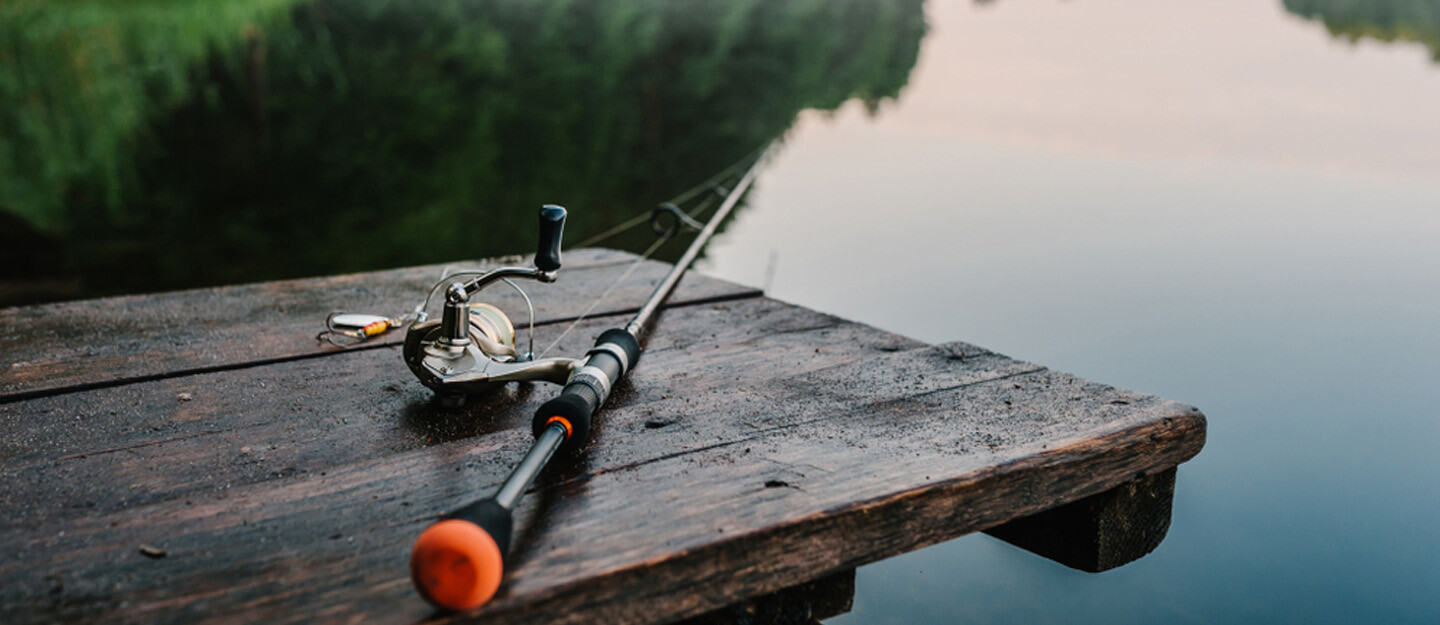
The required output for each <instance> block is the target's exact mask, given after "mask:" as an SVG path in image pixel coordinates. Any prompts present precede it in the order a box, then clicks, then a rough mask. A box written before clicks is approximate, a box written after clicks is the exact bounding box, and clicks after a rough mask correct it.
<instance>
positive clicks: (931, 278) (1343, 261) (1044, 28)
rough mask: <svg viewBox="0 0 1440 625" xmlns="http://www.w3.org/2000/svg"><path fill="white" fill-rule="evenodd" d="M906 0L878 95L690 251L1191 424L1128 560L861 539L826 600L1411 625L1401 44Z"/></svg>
mask: <svg viewBox="0 0 1440 625" xmlns="http://www.w3.org/2000/svg"><path fill="white" fill-rule="evenodd" d="M1332 4H1338V3H1332ZM1380 4H1385V3H1380ZM1415 4H1425V3H1415ZM1428 6H1429V7H1431V8H1432V9H1437V10H1440V4H1436V3H1429V4H1428ZM926 14H927V17H928V20H929V24H930V32H929V33H928V34H927V35H926V38H925V40H924V42H923V44H922V48H921V53H920V57H919V61H918V63H917V65H916V67H915V69H914V71H913V73H912V75H911V78H910V82H909V84H908V85H907V86H906V87H905V89H904V90H903V91H902V92H901V94H900V96H899V98H898V101H896V102H894V103H891V104H887V105H886V106H882V107H881V108H880V110H879V112H878V113H877V114H875V115H868V114H867V113H866V111H865V110H864V109H863V108H862V107H859V106H855V105H851V106H847V107H845V108H843V109H842V110H840V111H839V112H838V113H836V114H806V115H804V116H802V118H801V120H800V122H799V123H798V124H797V125H796V126H795V127H794V129H792V130H791V131H790V133H789V135H788V136H787V140H786V143H785V145H784V146H783V148H782V149H781V150H780V152H779V154H778V156H777V157H776V158H775V160H774V163H773V165H772V166H771V167H770V168H769V169H767V170H766V171H765V173H764V174H763V175H762V176H761V178H760V180H759V187H758V189H757V190H756V191H755V192H754V194H753V196H752V199H751V207H750V209H748V211H747V212H745V213H744V214H743V215H742V216H741V217H740V218H738V219H737V220H736V222H735V223H734V224H733V225H731V226H730V228H729V229H728V230H727V231H726V232H725V234H724V236H723V239H722V240H720V241H719V242H718V243H717V244H715V245H713V246H712V247H711V248H710V254H709V256H708V258H707V260H706V262H705V264H704V265H702V267H703V268H704V270H705V271H708V272H710V273H712V274H715V275H718V276H721V277H724V278H728V279H731V280H736V281H739V282H744V283H748V284H757V285H764V284H767V283H768V284H769V293H770V295H771V296H773V297H776V298H779V299H782V300H787V301H792V302H796V303H799V304H803V305H806V306H810V307H814V308H817V309H820V310H823V311H827V312H832V313H835V314H838V315H841V316H845V317H849V318H853V319H858V320H861V321H865V322H867V323H871V324H874V325H876V326H879V327H881V328H885V329H887V330H892V331H895V332H899V333H902V334H906V335H909V336H913V337H916V338H920V339H923V340H926V341H930V342H943V341H951V340H965V341H969V342H973V343H978V344H980V345H983V346H985V347H988V348H991V349H994V350H997V351H1000V352H1004V353H1007V354H1010V355H1013V356H1015V357H1018V358H1022V359H1026V360H1031V361H1035V362H1039V363H1044V364H1046V365H1049V366H1052V367H1055V368H1059V369H1062V370H1065V371H1069V372H1073V373H1076V374H1079V375H1081V376H1084V377H1087V378H1092V379H1095V380H1101V381H1104V382H1106V383H1111V384H1115V385H1118V386H1123V387H1128V388H1133V389H1138V390H1143V391H1146V392H1151V393H1155V394H1158V395H1161V396H1164V397H1167V398H1172V399H1176V400H1180V401H1184V402H1187V403H1190V404H1193V405H1196V406H1199V407H1200V408H1201V409H1202V410H1204V411H1205V413H1206V415H1207V416H1208V417H1209V437H1208V443H1207V445H1206V447H1205V450H1204V451H1203V452H1201V453H1200V455H1199V456H1198V457H1196V458H1195V459H1194V460H1192V461H1191V462H1189V463H1187V464H1185V465H1183V466H1182V467H1181V469H1180V472H1179V478H1178V483H1177V486H1176V496H1175V510H1174V519H1173V523H1172V525H1171V528H1170V533H1169V536H1168V537H1167V538H1166V539H1165V542H1164V543H1163V544H1162V545H1161V546H1160V547H1159V549H1157V550H1156V551H1155V552H1154V553H1153V554H1151V555H1149V556H1148V557H1145V558H1143V559H1141V560H1139V561H1137V562H1135V563H1132V564H1129V565H1127V566H1125V567H1122V568H1120V569H1117V570H1114V571H1110V572H1106V573H1101V574H1098V575H1097V574H1088V573H1082V572H1078V571H1074V570H1070V569H1067V568H1065V567H1063V566H1060V565H1058V564H1055V563H1052V562H1049V561H1046V560H1044V559H1041V558H1037V557H1035V556H1033V555H1030V554H1028V553H1026V552H1024V551H1021V550H1019V549H1016V548H1014V547H1011V546H1009V545H1006V544H1004V543H1002V542H1000V541H998V540H995V539H992V538H989V537H987V536H970V537H966V538H962V539H959V540H956V541H952V542H949V543H945V544H941V545H937V546H934V547H931V548H928V549H924V550H921V551H918V552H914V553H911V554H908V555H904V556H900V557H897V558H894V559H891V560H887V561H884V562H880V563H876V564H873V565H870V566H867V567H863V568H861V569H860V570H859V572H858V575H857V581H856V597H855V604H854V610H853V611H852V612H851V613H850V614H848V615H844V616H841V617H837V618H835V619H833V620H832V621H831V622H833V623H920V622H977V623H984V622H1024V623H1037V622H1056V623H1069V622H1107V623H1122V622H1133V623H1155V622H1171V623H1186V622H1207V623H1221V622H1223V623H1234V622H1257V623H1269V622H1309V623H1317V622H1335V623H1353V622H1376V623H1406V622H1408V623H1435V622H1440V540H1437V539H1436V538H1435V528H1436V526H1437V523H1440V459H1437V454H1436V452H1435V448H1436V445H1435V441H1436V440H1440V123H1437V115H1436V113H1437V111H1440V66H1437V65H1436V64H1435V63H1434V62H1433V61H1432V60H1431V58H1430V52H1429V51H1427V50H1426V49H1425V47H1424V46H1422V45H1420V44H1417V43H1408V42H1400V43H1382V42H1377V41H1373V40H1369V39H1360V40H1359V41H1358V42H1355V43H1351V42H1350V41H1349V40H1348V39H1344V38H1338V39H1337V38H1336V37H1334V36H1331V35H1330V34H1328V33H1327V31H1326V28H1325V27H1324V26H1323V25H1322V24H1320V23H1318V22H1315V21H1309V20H1306V19H1303V18H1300V17H1297V16H1296V15H1294V14H1291V13H1289V12H1287V11H1286V10H1285V7H1283V6H1281V5H1280V3H1278V2H1257V1H1253V0H1252V1H1247V0H1230V1H1225V2H1221V1H1216V0H1207V1H1205V2H1184V3H1182V2H1165V3H1143V2H1123V1H1097V0H1079V1H1075V2H1018V1H1017V2H998V3H995V4H992V5H986V6H977V5H972V4H969V3H958V2H931V3H929V4H928V5H927V6H926ZM1434 15H1440V12H1437V13H1434ZM1431 26H1432V27H1433V26H1434V25H1433V24H1432V25H1431Z"/></svg>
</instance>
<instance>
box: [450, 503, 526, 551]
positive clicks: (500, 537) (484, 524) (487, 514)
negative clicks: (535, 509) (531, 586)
mask: <svg viewBox="0 0 1440 625" xmlns="http://www.w3.org/2000/svg"><path fill="white" fill-rule="evenodd" d="M445 518H447V519H460V520H462V521H469V522H471V523H474V524H476V525H479V526H480V529H483V530H485V532H486V533H488V534H490V537H491V538H494V539H495V544H496V545H497V546H499V547H500V553H501V554H502V555H503V556H504V558H505V559H506V560H509V559H510V533H511V531H512V530H513V529H514V527H515V519H514V517H513V516H512V515H511V514H510V511H509V510H506V509H505V508H503V507H501V506H500V504H499V503H497V502H496V501H495V500H494V499H481V500H480V501H477V502H475V503H472V504H470V505H468V506H465V507H464V508H461V509H459V510H456V511H454V512H452V513H450V514H447V515H445Z"/></svg>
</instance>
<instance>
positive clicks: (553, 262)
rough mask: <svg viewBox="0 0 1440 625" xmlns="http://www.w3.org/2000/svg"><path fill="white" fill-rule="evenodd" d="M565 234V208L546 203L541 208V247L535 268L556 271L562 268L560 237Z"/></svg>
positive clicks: (536, 256)
mask: <svg viewBox="0 0 1440 625" xmlns="http://www.w3.org/2000/svg"><path fill="white" fill-rule="evenodd" d="M564 234H565V209H564V208H562V207H559V206H556V205H554V204H546V205H545V207H544V208H541V209H540V247H539V249H537V250H536V252H535V268H537V269H539V270H541V271H555V270H556V269H559V268H560V238H561V237H562V236H564Z"/></svg>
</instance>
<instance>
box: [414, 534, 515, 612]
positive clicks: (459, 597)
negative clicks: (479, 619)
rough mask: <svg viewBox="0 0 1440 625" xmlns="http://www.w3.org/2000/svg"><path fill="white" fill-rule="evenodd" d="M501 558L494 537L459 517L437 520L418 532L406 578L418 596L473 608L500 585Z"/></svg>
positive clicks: (439, 603) (441, 605)
mask: <svg viewBox="0 0 1440 625" xmlns="http://www.w3.org/2000/svg"><path fill="white" fill-rule="evenodd" d="M504 569H505V565H504V559H503V557H502V556H501V553H500V546H499V545H497V544H495V539H494V538H492V537H491V536H490V534H489V533H488V532H486V531H485V530H484V529H481V528H480V526H478V525H476V524H474V523H471V522H469V521H464V520H461V519H448V520H445V521H441V522H439V523H436V524H434V525H431V526H430V527H429V528H426V530H425V531H424V532H422V533H421V534H420V538H419V539H417V540H416V541H415V547H414V549H412V550H411V551H410V579H411V581H413V582H414V583H415V589H416V590H418V591H420V596H422V597H425V600H426V601H429V602H430V603H432V604H435V606H436V607H439V608H444V609H447V610H455V611H461V610H473V609H475V608H478V607H480V606H482V605H485V602H486V601H489V600H490V598H491V597H493V596H495V591H496V590H499V589H500V577H501V575H502V574H503V573H504Z"/></svg>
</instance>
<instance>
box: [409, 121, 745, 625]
mask: <svg viewBox="0 0 1440 625" xmlns="http://www.w3.org/2000/svg"><path fill="white" fill-rule="evenodd" d="M768 151H769V150H768V147H767V148H765V149H763V150H761V151H760V152H759V153H758V155H757V156H756V157H755V161H754V162H753V163H752V164H751V165H750V166H749V168H748V169H746V170H745V173H744V175H743V176H741V178H740V180H739V181H738V182H737V183H736V184H735V186H734V187H733V188H731V189H729V190H728V191H726V192H725V193H724V199H723V201H722V202H721V204H720V207H719V208H718V209H716V211H715V214H714V215H713V216H711V217H710V219H709V221H708V222H706V223H705V224H704V225H703V226H700V225H699V223H698V222H695V221H694V220H692V219H690V218H689V216H687V215H685V214H684V213H683V212H682V211H680V210H679V209H678V208H676V207H675V206H674V205H673V204H663V205H661V206H660V207H659V208H657V209H656V210H655V211H654V212H652V214H651V226H652V228H657V234H658V233H659V229H658V226H657V224H658V222H659V220H660V219H661V218H662V217H663V216H665V215H667V214H668V215H669V216H670V217H672V218H673V219H674V220H675V221H674V222H672V224H671V227H670V229H669V231H670V233H671V234H673V233H674V231H675V229H677V228H679V227H681V226H682V225H686V224H688V225H690V226H691V227H698V229H699V234H698V235H696V237H695V240H694V241H692V242H691V243H690V247H689V248H687V249H686V250H685V253H684V255H682V256H681V257H680V260H678V261H677V262H676V263H675V266H674V267H673V268H671V270H670V273H669V274H667V275H666V276H665V279H664V280H661V281H660V284H659V285H657V286H656V287H655V290H654V291H653V292H652V293H651V294H650V297H649V298H648V299H646V300H645V303H644V304H643V305H641V306H640V309H639V311H638V312H637V313H636V314H635V317H634V318H632V319H631V320H630V321H629V322H628V323H626V324H625V325H624V326H622V327H618V328H611V329H609V330H606V331H605V332H603V333H601V334H600V337H599V338H598V339H597V340H596V341H595V346H594V347H592V348H590V350H589V351H587V352H586V353H585V356H584V357H583V358H540V359H534V358H533V355H532V354H531V353H529V352H524V353H522V352H519V351H517V350H516V348H515V346H514V341H513V334H514V331H513V327H510V326H509V321H508V319H506V318H505V317H504V315H503V314H499V315H497V314H496V313H498V310H494V309H493V307H490V306H488V305H485V304H472V303H470V298H471V296H473V295H474V294H476V293H478V292H479V291H480V290H482V289H484V288H485V287H486V286H489V285H491V284H495V283H497V282H500V281H505V280H509V279H532V280H537V281H540V282H554V281H555V279H556V275H557V272H558V271H559V269H560V238H561V232H562V231H563V228H564V222H565V209H563V208H560V207H558V206H546V207H545V208H543V209H542V210H541V213H540V247H539V251H538V252H537V253H536V255H535V267H533V268H520V267H502V268H499V269H494V270H491V271H489V272H486V273H484V274H482V275H480V276H478V277H475V278H473V279H471V280H468V281H464V282H461V281H455V282H451V283H450V284H449V285H447V286H446V287H445V307H444V312H443V313H442V316H441V319H440V320H438V321H422V322H419V323H413V324H411V326H410V329H409V331H408V332H407V333H406V337H405V347H404V350H403V352H404V357H405V362H406V364H408V365H409V366H410V369H411V370H412V371H413V372H414V373H415V375H416V376H417V377H419V378H420V380H421V382H422V383H424V384H425V385H426V386H428V387H430V388H431V389H434V390H435V391H436V392H437V394H439V395H440V396H441V399H442V401H447V402H448V403H451V404H455V403H458V402H462V401H463V398H464V396H465V395H466V394H468V393H474V392H483V391H485V390H489V389H492V388H494V387H495V386H497V385H501V384H504V383H506V382H510V381H515V380H544V381H548V382H554V383H556V384H560V385H562V386H563V387H564V388H563V390H562V391H561V392H560V395H559V396H557V397H555V398H554V399H551V400H549V401H547V402H545V403H544V404H542V405H541V406H540V408H539V409H538V410H536V412H535V417H534V419H533V420H532V421H531V431H532V433H533V434H534V435H535V442H534V443H533V444H532V445H531V447H530V450H529V451H528V452H526V453H525V456H524V457H523V458H522V459H521V460H520V462H519V464H517V465H515V468H514V469H513V470H511V472H510V475H509V476H508V477H506V478H505V481H504V482H503V483H502V484H501V485H500V487H499V488H498V489H496V491H495V492H494V493H493V494H492V495H490V496H489V497H486V498H483V499H479V500H477V501H474V502H471V503H469V504H467V505H465V506H461V507H460V508H459V509H457V510H455V511H454V512H451V513H450V514H447V515H445V516H444V517H442V520H440V521H439V522H437V523H435V524H433V525H431V526H430V527H428V528H426V529H425V530H424V531H423V532H422V533H421V534H420V537H419V538H418V539H417V540H416V541H415V545H414V547H413V548H412V549H411V552H410V576H411V580H412V581H413V582H414V584H415V589H416V590H417V591H419V593H420V595H421V596H422V597H424V598H425V599H426V600H427V601H429V602H430V603H432V604H434V605H435V606H436V607H439V608H442V609H446V610H454V611H460V610H471V609H474V608H478V607H480V606H481V605H484V604H485V603H486V602H487V601H489V600H490V598H491V597H493V596H494V595H495V592H496V591H497V590H499V588H500V581H501V578H502V577H503V575H504V569H505V559H506V557H507V556H508V554H509V551H510V546H511V534H512V530H513V526H514V518H513V513H514V510H515V507H516V506H517V505H518V504H519V502H520V499H521V497H522V496H523V495H524V494H525V492H526V491H527V490H529V488H530V485H531V484H533V483H534V481H535V479H536V478H537V477H538V476H539V475H540V472H541V471H542V470H543V469H544V468H545V466H546V465H547V464H548V463H549V462H550V460H551V458H553V457H554V456H555V455H556V454H557V453H563V454H572V453H574V452H576V451H578V450H579V449H580V448H581V447H583V446H584V445H585V443H586V441H587V440H588V437H589V435H590V426H591V422H592V420H593V418H594V416H595V413H596V412H597V411H599V409H600V407H601V406H603V405H604V404H605V400H606V398H608V397H609V396H610V391H611V390H612V389H613V388H614V387H615V384H616V383H618V382H619V381H620V380H621V379H622V378H624V376H625V374H626V373H627V372H629V371H630V370H631V369H633V368H634V367H635V365H636V364H637V363H638V362H639V359H640V353H641V343H642V340H643V339H644V337H645V334H646V332H648V328H649V325H650V322H651V321H652V320H653V318H654V317H655V314H656V313H657V312H658V311H659V310H660V306H661V305H662V304H664V302H665V300H666V299H667V298H669V296H670V294H671V292H672V291H674V290H675V286H676V285H677V284H678V283H679V282H680V278H681V277H682V276H684V274H685V271H686V270H687V269H688V268H689V266H690V264H691V263H693V262H694V261H695V258H696V257H697V256H698V255H699V254H700V250H701V249H702V248H704V246H705V244H706V243H707V242H708V241H709V239H710V237H711V235H713V234H714V233H715V230H716V228H717V227H718V226H719V225H720V222H722V221H723V220H724V219H725V217H726V216H727V215H729V214H730V212H731V210H732V209H733V208H735V205H736V204H737V203H739V201H740V198H741V196H743V195H744V194H745V191H746V190H747V189H748V188H749V187H750V185H751V183H753V182H754V180H755V176H756V175H757V174H758V173H759V169H760V164H761V163H762V162H763V160H764V155H765V154H766V153H768ZM653 249H654V248H652V250H653ZM512 286H513V283H512ZM437 288H438V285H437ZM432 293H433V291H432ZM602 297H603V296H602ZM527 301H528V298H527ZM422 306H423V305H422ZM592 308H593V306H592ZM587 312H588V311H587ZM582 318H583V315H582ZM576 322H577V323H578V320H577V321H576ZM533 323H534V321H533V308H532V312H531V324H532V326H533ZM573 327H574V324H572V325H571V328H573ZM567 332H568V330H567ZM562 336H563V335H562ZM507 337H509V340H508V342H507ZM557 342H558V339H557Z"/></svg>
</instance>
